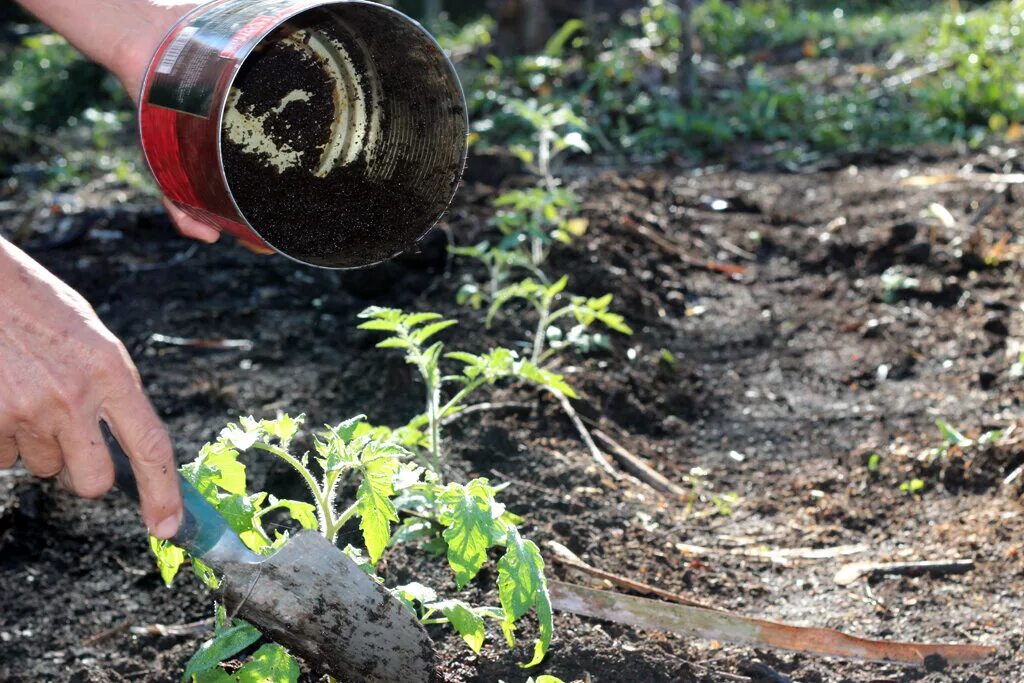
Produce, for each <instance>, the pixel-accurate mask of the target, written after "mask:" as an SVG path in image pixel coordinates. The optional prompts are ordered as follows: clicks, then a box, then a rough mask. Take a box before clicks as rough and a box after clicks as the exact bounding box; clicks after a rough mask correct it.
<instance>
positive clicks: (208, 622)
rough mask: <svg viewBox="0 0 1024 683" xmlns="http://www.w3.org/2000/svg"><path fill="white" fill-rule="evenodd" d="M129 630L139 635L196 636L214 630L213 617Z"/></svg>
mask: <svg viewBox="0 0 1024 683" xmlns="http://www.w3.org/2000/svg"><path fill="white" fill-rule="evenodd" d="M129 630H130V631H131V632H132V633H133V634H134V635H137V636H194V635H198V634H200V633H206V632H208V631H211V630H213V619H212V618H211V619H200V620H199V621H193V622H190V623H187V624H170V625H165V624H150V625H148V626H132V627H131V628H130V629H129Z"/></svg>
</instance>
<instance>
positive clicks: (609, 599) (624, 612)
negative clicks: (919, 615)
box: [548, 581, 996, 666]
mask: <svg viewBox="0 0 1024 683" xmlns="http://www.w3.org/2000/svg"><path fill="white" fill-rule="evenodd" d="M548 588H549V591H550V595H551V605H552V607H553V608H554V609H556V610H559V611H562V612H569V613H571V614H579V615H582V616H586V617H593V618H595V619H604V620H605V621H612V622H615V623H618V624H626V625H629V626H636V627H638V628H643V629H650V630H652V631H663V632H671V633H681V634H685V635H691V636H697V637H699V638H706V639H708V640H718V641H723V642H729V643H735V644H738V645H750V646H753V647H769V648H777V649H780V650H789V651H792V652H803V653H807V654H813V655H821V656H824V657H843V658H846V659H864V660H870V661H879V662H900V663H903V664H913V665H916V666H924V664H925V662H926V661H929V662H931V661H932V660H934V659H936V658H941V660H942V661H944V662H947V663H951V664H966V663H971V662H980V661H983V660H985V659H987V658H988V657H991V656H992V655H993V654H995V652H996V650H995V648H993V647H985V646H983V645H940V644H931V643H899V642H891V641H881V640H868V639H866V638H858V637H855V636H849V635H846V634H845V633H840V632H839V631H834V630H832V629H826V628H806V627H799V626H789V625H787V624H779V623H776V622H772V621H766V620H764V619H754V618H751V617H742V616H739V615H735V614H730V613H728V612H723V611H719V610H713V609H705V608H703V607H694V606H692V605H674V604H671V603H668V602H662V601H660V600H651V599H649V598H640V597H635V596H632V595H623V594H621V593H615V592H613V591H602V590H595V589H593V588H584V587H582V586H575V585H573V584H570V583H564V582H562V581H549V582H548Z"/></svg>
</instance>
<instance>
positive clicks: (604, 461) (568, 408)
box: [547, 389, 622, 481]
mask: <svg viewBox="0 0 1024 683" xmlns="http://www.w3.org/2000/svg"><path fill="white" fill-rule="evenodd" d="M547 391H548V393H550V394H551V395H552V396H554V397H555V398H556V399H558V402H559V403H560V404H561V405H562V410H564V411H565V414H566V415H567V416H568V417H569V419H570V420H572V423H573V424H574V425H575V426H576V431H578V432H579V433H580V438H581V439H583V443H585V444H586V445H587V449H588V450H589V451H590V455H591V456H592V457H593V458H594V461H595V462H596V463H597V464H598V466H599V467H600V468H601V469H602V470H604V471H605V473H607V474H608V476H609V477H611V478H612V479H614V480H615V481H619V480H620V479H621V478H622V475H621V474H620V473H619V472H617V471H616V470H615V468H614V467H612V465H611V463H610V462H608V458H606V457H604V453H602V452H601V449H600V448H598V447H597V444H596V443H594V439H593V438H592V437H591V436H590V432H589V431H587V426H586V425H584V424H583V420H581V419H580V416H579V413H577V412H576V409H575V408H573V407H572V403H570V402H569V397H568V396H566V395H565V394H563V393H562V392H560V391H556V390H554V389H548V390H547Z"/></svg>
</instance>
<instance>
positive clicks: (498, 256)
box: [448, 241, 547, 309]
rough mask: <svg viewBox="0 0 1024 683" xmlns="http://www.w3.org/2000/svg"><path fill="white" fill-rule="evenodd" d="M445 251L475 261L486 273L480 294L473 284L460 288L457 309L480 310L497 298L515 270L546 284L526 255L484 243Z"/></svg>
mask: <svg viewBox="0 0 1024 683" xmlns="http://www.w3.org/2000/svg"><path fill="white" fill-rule="evenodd" d="M448 251H449V253H451V254H452V255H454V256H464V257H466V258H472V259H475V260H477V261H479V262H480V263H481V264H483V266H484V268H486V269H487V282H488V286H487V291H486V292H485V291H481V289H480V287H479V286H478V285H477V284H475V283H467V284H465V285H463V286H462V287H461V288H459V292H458V294H457V295H456V301H457V302H458V304H459V305H460V306H466V305H468V306H471V307H472V308H475V309H480V308H482V307H483V305H484V303H485V301H491V300H493V299H494V297H496V296H497V295H498V290H499V289H501V288H502V287H504V286H505V284H506V283H507V282H508V281H509V280H510V279H512V274H513V273H514V272H515V271H516V270H517V269H522V270H525V271H526V272H528V273H529V274H530V275H532V276H533V277H535V278H537V279H538V280H541V281H545V280H547V276H546V275H544V273H543V272H542V271H541V270H540V269H539V268H538V267H537V266H535V265H534V264H533V260H532V259H531V258H530V257H529V255H527V254H526V253H525V252H523V251H520V250H518V249H513V250H508V249H502V248H501V247H500V246H498V247H495V246H492V245H491V243H490V242H486V241H485V242H480V243H479V244H475V245H473V246H471V247H450V248H449V249H448Z"/></svg>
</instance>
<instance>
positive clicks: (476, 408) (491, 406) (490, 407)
mask: <svg viewBox="0 0 1024 683" xmlns="http://www.w3.org/2000/svg"><path fill="white" fill-rule="evenodd" d="M532 409H533V406H531V405H529V404H528V403H516V402H514V401H508V402H505V403H475V404H473V405H471V406H466V407H465V408H463V409H462V410H459V411H456V412H454V413H452V414H450V415H446V416H445V417H444V418H443V419H442V420H441V426H442V427H447V426H448V425H450V424H451V423H453V422H455V421H456V420H458V419H460V418H462V417H464V416H466V415H472V414H473V413H484V412H490V411H497V410H512V411H521V412H529V411H530V410H532Z"/></svg>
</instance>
